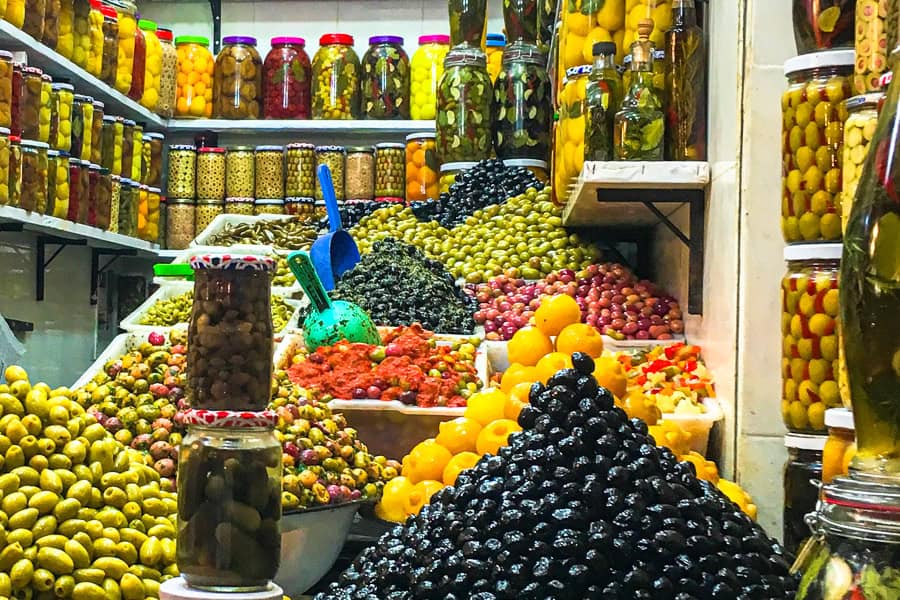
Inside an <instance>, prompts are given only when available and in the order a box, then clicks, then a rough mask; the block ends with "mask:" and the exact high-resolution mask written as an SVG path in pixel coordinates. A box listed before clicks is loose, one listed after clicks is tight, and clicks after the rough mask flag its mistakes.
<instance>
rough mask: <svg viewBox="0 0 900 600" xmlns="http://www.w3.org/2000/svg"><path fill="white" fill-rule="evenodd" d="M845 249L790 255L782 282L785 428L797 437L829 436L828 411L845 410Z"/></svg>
mask: <svg viewBox="0 0 900 600" xmlns="http://www.w3.org/2000/svg"><path fill="white" fill-rule="evenodd" d="M840 257H841V245H840V244H800V245H793V246H787V247H786V248H785V249H784V260H785V261H786V262H787V264H788V267H787V274H786V275H785V276H784V278H783V279H782V282H781V310H782V313H781V333H782V336H783V340H782V355H781V363H782V376H783V388H782V400H781V413H782V416H783V417H784V424H785V425H786V426H787V427H788V429H790V430H791V431H795V432H801V433H806V432H819V433H822V432H824V431H825V410H826V409H829V408H836V407H839V406H841V395H840V391H839V389H838V344H839V337H838V295H839V292H838V266H839V264H840Z"/></svg>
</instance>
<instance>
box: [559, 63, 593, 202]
mask: <svg viewBox="0 0 900 600" xmlns="http://www.w3.org/2000/svg"><path fill="white" fill-rule="evenodd" d="M591 71H592V67H591V65H582V66H580V67H574V68H572V69H569V70H568V72H566V79H565V83H564V84H563V91H562V93H561V94H560V97H559V124H558V126H557V128H556V144H555V145H554V161H553V168H554V172H553V189H554V190H556V193H557V195H558V197H559V200H560V202H561V203H562V204H565V202H566V200H567V199H568V196H569V186H570V185H571V183H572V182H573V181H574V180H575V178H576V177H578V175H579V174H580V173H581V167H582V166H584V151H583V150H582V149H583V148H584V131H585V119H586V116H585V106H584V103H585V90H586V89H587V82H588V77H589V76H590V74H591Z"/></svg>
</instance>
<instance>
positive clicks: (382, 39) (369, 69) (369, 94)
mask: <svg viewBox="0 0 900 600" xmlns="http://www.w3.org/2000/svg"><path fill="white" fill-rule="evenodd" d="M361 86H362V89H361V96H362V105H363V115H364V116H365V118H367V119H409V57H408V56H407V55H406V52H405V51H404V50H403V38H402V37H397V36H393V35H378V36H373V37H370V38H369V49H368V50H366V53H365V54H364V55H363V58H362V77H361Z"/></svg>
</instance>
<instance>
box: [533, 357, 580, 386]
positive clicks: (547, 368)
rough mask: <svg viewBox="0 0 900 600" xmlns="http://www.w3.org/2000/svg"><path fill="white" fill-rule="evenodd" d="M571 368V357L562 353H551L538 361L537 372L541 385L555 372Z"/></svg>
mask: <svg viewBox="0 0 900 600" xmlns="http://www.w3.org/2000/svg"><path fill="white" fill-rule="evenodd" d="M571 368H572V357H571V356H569V355H568V354H563V353H562V352H551V353H549V354H547V355H546V356H544V357H543V358H542V359H541V360H539V361H538V364H537V370H538V373H539V374H540V377H541V382H542V383H547V380H548V379H550V378H551V377H553V375H555V374H556V372H557V371H561V370H562V369H571Z"/></svg>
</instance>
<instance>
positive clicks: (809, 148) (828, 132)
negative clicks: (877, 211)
mask: <svg viewBox="0 0 900 600" xmlns="http://www.w3.org/2000/svg"><path fill="white" fill-rule="evenodd" d="M853 62H854V53H853V50H831V51H827V52H817V53H815V54H804V55H802V56H798V57H796V58H792V59H790V60H788V61H787V62H785V63H784V73H785V75H786V76H787V78H788V81H789V84H788V89H787V91H786V92H785V93H784V94H783V95H782V97H781V110H782V117H783V123H782V201H781V230H782V233H783V235H784V240H785V241H786V242H788V243H791V242H798V241H815V240H839V239H841V203H840V198H839V196H838V194H839V193H840V191H841V152H842V151H841V149H842V146H843V143H844V121H846V119H847V109H846V107H845V104H844V100H845V99H847V98H848V97H850V88H851V85H850V75H851V73H852V72H853Z"/></svg>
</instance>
